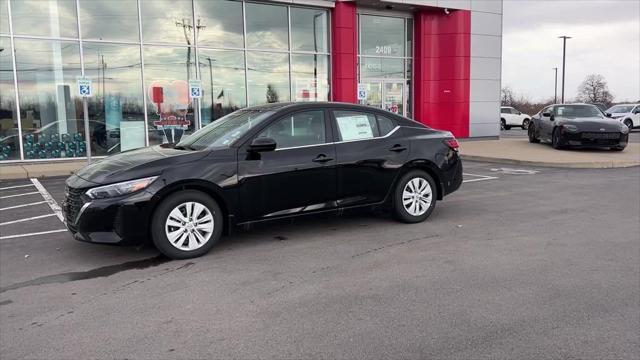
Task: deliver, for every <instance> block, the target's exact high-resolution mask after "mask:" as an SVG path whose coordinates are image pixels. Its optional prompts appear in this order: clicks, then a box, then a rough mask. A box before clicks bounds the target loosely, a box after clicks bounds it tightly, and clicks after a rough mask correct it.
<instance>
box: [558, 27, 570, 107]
mask: <svg viewBox="0 0 640 360" xmlns="http://www.w3.org/2000/svg"><path fill="white" fill-rule="evenodd" d="M558 39H562V100H561V102H562V103H563V104H564V75H565V70H566V69H565V60H566V57H567V39H571V36H566V35H562V36H558Z"/></svg>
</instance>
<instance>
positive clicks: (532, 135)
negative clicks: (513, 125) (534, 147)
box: [527, 124, 540, 144]
mask: <svg viewBox="0 0 640 360" xmlns="http://www.w3.org/2000/svg"><path fill="white" fill-rule="evenodd" d="M527 135H529V142H530V143H532V144H537V143H539V142H540V139H538V138H537V137H536V127H535V125H533V124H530V125H529V128H528V129H527Z"/></svg>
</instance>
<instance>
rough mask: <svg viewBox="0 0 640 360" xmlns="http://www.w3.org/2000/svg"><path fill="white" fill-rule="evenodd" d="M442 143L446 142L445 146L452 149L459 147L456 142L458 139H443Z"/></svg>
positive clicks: (456, 149)
mask: <svg viewBox="0 0 640 360" xmlns="http://www.w3.org/2000/svg"><path fill="white" fill-rule="evenodd" d="M444 143H445V144H447V146H448V147H449V148H450V149H451V150H453V151H458V148H459V147H460V144H458V140H456V139H455V138H454V139H445V140H444Z"/></svg>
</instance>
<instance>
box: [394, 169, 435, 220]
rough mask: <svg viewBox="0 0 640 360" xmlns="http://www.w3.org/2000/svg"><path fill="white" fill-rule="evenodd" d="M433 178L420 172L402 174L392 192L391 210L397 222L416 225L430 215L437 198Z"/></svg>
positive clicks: (413, 171)
mask: <svg viewBox="0 0 640 360" xmlns="http://www.w3.org/2000/svg"><path fill="white" fill-rule="evenodd" d="M437 191H438V190H437V188H436V184H435V182H434V181H433V178H431V176H429V174H427V173H426V172H424V171H422V170H412V171H410V172H408V173H406V174H404V175H403V176H402V177H401V178H400V180H399V181H398V183H397V185H396V188H395V190H394V199H393V210H394V213H395V216H396V218H397V219H398V220H400V221H402V222H405V223H418V222H421V221H424V220H425V219H426V218H428V217H429V215H431V213H432V212H433V209H434V208H435V206H436V201H437V198H438V192H437Z"/></svg>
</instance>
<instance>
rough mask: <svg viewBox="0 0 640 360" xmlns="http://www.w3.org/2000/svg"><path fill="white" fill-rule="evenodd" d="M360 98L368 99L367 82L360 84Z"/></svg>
mask: <svg viewBox="0 0 640 360" xmlns="http://www.w3.org/2000/svg"><path fill="white" fill-rule="evenodd" d="M358 100H367V85H366V84H358Z"/></svg>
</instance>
